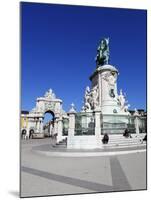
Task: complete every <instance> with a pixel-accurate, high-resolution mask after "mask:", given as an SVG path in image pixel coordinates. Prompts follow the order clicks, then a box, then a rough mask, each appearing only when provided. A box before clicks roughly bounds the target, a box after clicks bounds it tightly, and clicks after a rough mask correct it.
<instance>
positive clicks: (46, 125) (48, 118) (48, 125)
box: [43, 110, 56, 137]
mask: <svg viewBox="0 0 151 200" xmlns="http://www.w3.org/2000/svg"><path fill="white" fill-rule="evenodd" d="M55 120H56V119H55V114H54V113H53V112H52V111H51V110H48V111H46V112H45V113H44V117H43V132H44V135H45V137H53V136H54V124H55Z"/></svg>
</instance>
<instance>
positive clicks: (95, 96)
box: [91, 86, 99, 109]
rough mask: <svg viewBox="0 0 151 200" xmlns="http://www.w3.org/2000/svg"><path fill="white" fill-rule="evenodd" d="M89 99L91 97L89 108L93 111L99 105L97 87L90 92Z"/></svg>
mask: <svg viewBox="0 0 151 200" xmlns="http://www.w3.org/2000/svg"><path fill="white" fill-rule="evenodd" d="M91 97H92V101H91V106H92V108H93V109H95V108H96V107H97V106H98V103H99V99H98V98H99V93H98V86H95V87H94V88H93V89H92V91H91Z"/></svg>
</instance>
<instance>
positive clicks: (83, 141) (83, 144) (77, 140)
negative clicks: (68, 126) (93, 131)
mask: <svg viewBox="0 0 151 200" xmlns="http://www.w3.org/2000/svg"><path fill="white" fill-rule="evenodd" d="M96 148H100V149H101V148H102V141H101V140H100V141H98V139H97V137H96V136H95V135H91V136H90V135H89V136H84V135H82V136H72V137H68V140H67V149H96Z"/></svg>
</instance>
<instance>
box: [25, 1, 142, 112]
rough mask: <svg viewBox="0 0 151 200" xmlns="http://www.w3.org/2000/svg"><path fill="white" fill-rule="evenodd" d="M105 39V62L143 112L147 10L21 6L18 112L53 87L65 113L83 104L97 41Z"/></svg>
mask: <svg viewBox="0 0 151 200" xmlns="http://www.w3.org/2000/svg"><path fill="white" fill-rule="evenodd" d="M103 37H109V38H110V64H112V65H114V66H115V67H116V68H117V69H118V70H119V73H120V75H119V77H118V82H117V84H118V90H120V89H121V88H122V89H123V91H124V92H126V95H127V100H128V102H129V104H130V105H131V107H130V108H131V109H134V108H135V107H136V108H138V109H139V108H142V109H146V11H144V10H132V9H115V8H114V9H113V8H97V7H85V6H65V5H53V4H39V3H25V2H24V3H21V109H22V110H31V109H32V108H33V107H34V106H35V100H36V98H37V97H40V96H43V95H44V93H45V91H46V90H48V89H49V88H52V89H53V90H54V92H55V93H56V96H57V97H58V98H60V99H62V100H63V108H64V110H65V111H68V110H69V108H70V104H71V103H72V102H74V104H75V105H76V108H77V110H80V108H81V106H82V101H83V96H84V90H85V87H86V86H87V85H89V86H90V85H91V82H90V81H89V77H90V75H91V74H92V73H93V71H94V70H95V67H96V65H95V60H94V58H95V56H96V49H97V46H98V42H99V40H100V39H101V38H103Z"/></svg>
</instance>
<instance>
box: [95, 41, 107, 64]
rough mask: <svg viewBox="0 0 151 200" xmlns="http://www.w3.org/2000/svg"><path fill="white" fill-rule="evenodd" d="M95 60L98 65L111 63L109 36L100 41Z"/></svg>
mask: <svg viewBox="0 0 151 200" xmlns="http://www.w3.org/2000/svg"><path fill="white" fill-rule="evenodd" d="M95 61H96V64H97V67H98V66H103V65H105V64H108V63H109V38H104V39H102V40H101V41H100V44H99V46H98V48H97V55H96V58H95Z"/></svg>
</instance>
